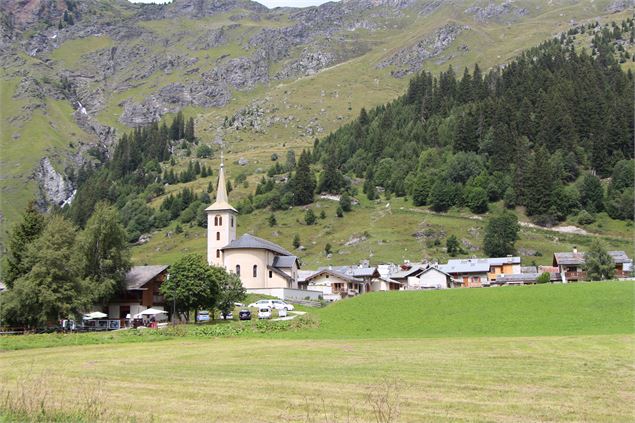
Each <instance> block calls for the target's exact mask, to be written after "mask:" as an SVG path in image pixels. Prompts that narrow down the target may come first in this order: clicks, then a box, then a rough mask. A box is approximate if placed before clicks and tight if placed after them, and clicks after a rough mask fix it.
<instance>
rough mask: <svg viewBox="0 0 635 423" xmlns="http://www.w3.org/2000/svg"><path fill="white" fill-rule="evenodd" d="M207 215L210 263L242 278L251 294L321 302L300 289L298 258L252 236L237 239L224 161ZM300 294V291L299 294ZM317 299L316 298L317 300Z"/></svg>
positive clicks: (312, 293)
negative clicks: (214, 198)
mask: <svg viewBox="0 0 635 423" xmlns="http://www.w3.org/2000/svg"><path fill="white" fill-rule="evenodd" d="M205 211H206V213H207V261H208V263H209V264H210V265H213V266H219V267H224V268H225V269H226V270H227V271H228V272H231V273H235V274H237V275H238V276H239V277H240V280H241V281H242V284H243V286H244V287H245V289H247V290H248V291H249V292H258V293H263V294H269V295H274V296H277V297H281V298H297V299H304V298H306V297H309V298H311V299H317V297H318V295H319V293H317V292H315V295H314V291H307V290H300V289H298V269H299V261H298V258H297V257H296V256H295V255H293V254H292V253H290V252H289V251H287V250H285V249H284V248H282V247H281V246H279V245H277V244H275V243H273V242H270V241H267V240H265V239H262V238H258V237H256V236H253V235H250V234H244V235H242V236H241V237H240V238H237V237H236V227H237V226H238V211H237V210H236V209H235V208H234V207H232V206H231V204H229V202H228V198H227V188H226V185H225V169H224V165H223V163H222V159H221V166H220V171H219V175H218V188H217V190H216V200H215V201H214V203H213V204H212V205H211V206H209V207H208V208H207V209H205ZM296 291H297V292H296ZM313 297H315V298H313Z"/></svg>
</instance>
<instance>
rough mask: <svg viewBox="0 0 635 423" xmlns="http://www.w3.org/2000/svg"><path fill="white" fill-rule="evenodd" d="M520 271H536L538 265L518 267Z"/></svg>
mask: <svg viewBox="0 0 635 423" xmlns="http://www.w3.org/2000/svg"><path fill="white" fill-rule="evenodd" d="M554 272H555V270H554ZM520 273H538V266H523V267H521V268H520Z"/></svg>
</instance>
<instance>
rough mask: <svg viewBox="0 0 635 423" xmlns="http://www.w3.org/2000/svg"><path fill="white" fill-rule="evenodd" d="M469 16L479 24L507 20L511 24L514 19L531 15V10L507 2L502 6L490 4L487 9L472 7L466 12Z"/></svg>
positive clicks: (509, 1) (509, 0) (506, 0)
mask: <svg viewBox="0 0 635 423" xmlns="http://www.w3.org/2000/svg"><path fill="white" fill-rule="evenodd" d="M465 13H467V14H468V15H474V19H476V20H477V21H479V22H487V21H489V20H503V19H504V20H505V21H506V22H511V21H513V20H514V19H517V18H519V17H522V16H525V15H527V14H529V10H527V9H526V8H524V7H518V6H515V5H514V4H513V1H511V0H505V1H504V2H502V3H501V4H496V3H489V4H488V5H487V6H485V7H478V6H472V7H470V8H468V9H466V10H465Z"/></svg>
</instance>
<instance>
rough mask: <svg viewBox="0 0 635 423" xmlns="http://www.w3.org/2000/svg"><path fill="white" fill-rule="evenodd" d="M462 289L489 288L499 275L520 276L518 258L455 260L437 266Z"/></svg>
mask: <svg viewBox="0 0 635 423" xmlns="http://www.w3.org/2000/svg"><path fill="white" fill-rule="evenodd" d="M439 270H441V271H443V272H445V273H448V274H450V275H451V276H452V278H453V279H454V280H455V281H458V282H460V283H461V284H462V285H463V286H464V287H481V286H489V285H490V284H491V283H492V282H494V281H496V278H497V277H499V276H500V275H511V274H520V273H521V271H520V257H511V256H510V257H494V258H483V259H455V260H449V261H448V263H447V264H443V265H439Z"/></svg>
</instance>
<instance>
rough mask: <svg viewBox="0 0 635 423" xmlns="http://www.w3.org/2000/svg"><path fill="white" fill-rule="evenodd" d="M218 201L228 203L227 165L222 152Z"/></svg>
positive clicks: (217, 192)
mask: <svg viewBox="0 0 635 423" xmlns="http://www.w3.org/2000/svg"><path fill="white" fill-rule="evenodd" d="M216 201H217V202H219V203H220V202H223V203H226V202H227V185H226V184H225V163H224V158H223V151H222V150H221V152H220V171H219V172H218V187H217V188H216Z"/></svg>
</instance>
